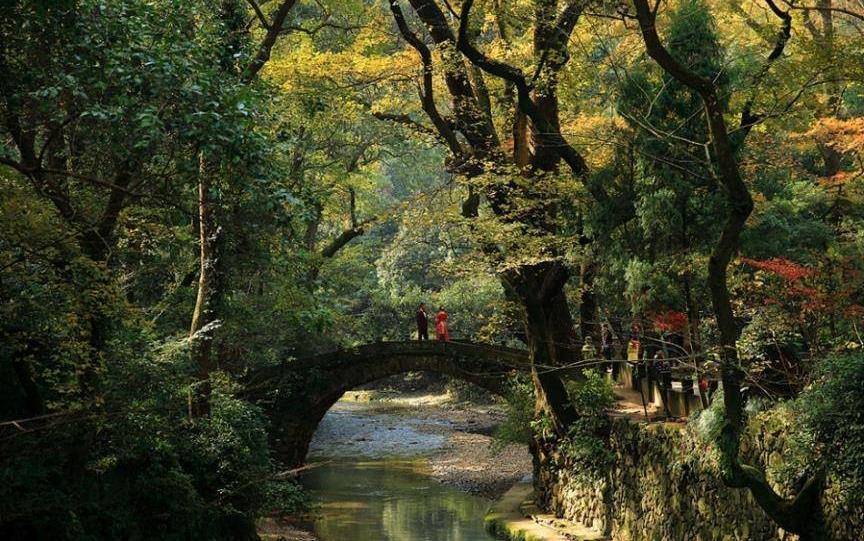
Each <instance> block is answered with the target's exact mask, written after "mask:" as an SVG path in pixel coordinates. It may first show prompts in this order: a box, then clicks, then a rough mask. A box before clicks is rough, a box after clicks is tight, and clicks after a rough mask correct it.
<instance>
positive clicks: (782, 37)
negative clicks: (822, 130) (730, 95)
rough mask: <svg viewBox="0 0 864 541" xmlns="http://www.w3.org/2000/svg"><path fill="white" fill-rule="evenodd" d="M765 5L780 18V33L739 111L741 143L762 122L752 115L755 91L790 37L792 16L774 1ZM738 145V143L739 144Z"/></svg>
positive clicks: (767, 1)
mask: <svg viewBox="0 0 864 541" xmlns="http://www.w3.org/2000/svg"><path fill="white" fill-rule="evenodd" d="M765 3H766V4H768V7H769V8H771V11H772V12H773V13H774V15H776V16H777V17H779V18H780V20H781V21H782V27H781V28H780V32H779V33H778V34H777V38H776V41H775V42H774V48H773V49H772V50H771V53H770V54H769V55H768V57H767V58H766V59H765V64H763V65H762V68H761V69H760V70H759V72H758V73H757V74H756V77H754V80H753V85H752V89H751V96H750V98H749V99H748V100H747V102H746V103H745V104H744V108H743V109H742V111H741V122H740V128H739V129H741V130H742V131H743V133H742V136H741V141H743V140H744V139H745V138H746V137H747V135H748V134H749V133H750V129H751V128H752V127H753V126H755V125H756V124H758V123H759V122H761V121H762V119H763V118H764V115H760V114H754V113H753V102H754V101H755V95H756V89H757V88H758V87H759V85H760V84H761V83H762V80H763V79H764V78H765V76H766V75H767V74H768V70H769V69H770V68H771V65H772V64H773V63H774V61H775V60H777V59H778V58H780V56H781V55H782V54H783V50H784V49H785V48H786V44H787V43H788V42H789V38H790V37H791V36H792V16H791V15H789V12H788V11H783V10H781V9H780V8H779V7H777V4H776V3H774V0H765ZM739 145H740V142H739Z"/></svg>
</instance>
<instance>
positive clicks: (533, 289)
mask: <svg viewBox="0 0 864 541" xmlns="http://www.w3.org/2000/svg"><path fill="white" fill-rule="evenodd" d="M566 278H567V271H566V269H565V268H564V266H563V264H561V263H560V262H546V263H540V264H537V265H533V266H523V267H520V268H518V269H517V270H514V271H509V272H506V273H505V274H504V275H502V283H503V285H504V287H505V288H507V289H508V290H510V291H511V292H512V294H513V295H514V296H515V297H517V298H518V299H519V300H520V303H521V304H522V307H523V321H524V324H525V335H526V339H527V342H528V351H529V355H530V358H531V363H532V379H533V381H534V387H535V393H536V398H537V402H536V409H537V411H538V413H540V412H545V413H546V414H547V415H548V416H549V419H550V421H551V423H552V426H553V428H554V430H555V433H556V435H557V436H563V435H565V434H566V433H567V430H568V429H569V427H570V426H571V425H572V424H573V422H574V421H575V420H576V413H575V411H574V410H573V406H572V404H571V403H570V400H569V397H568V396H567V390H566V388H565V386H564V382H563V380H562V376H563V374H564V371H565V370H567V368H568V365H570V364H572V363H573V362H574V360H577V359H578V358H577V357H575V356H574V352H576V351H578V347H577V346H576V344H575V331H574V329H573V320H572V318H571V317H570V310H569V307H568V305H567V298H566V296H565V294H564V283H565V282H566Z"/></svg>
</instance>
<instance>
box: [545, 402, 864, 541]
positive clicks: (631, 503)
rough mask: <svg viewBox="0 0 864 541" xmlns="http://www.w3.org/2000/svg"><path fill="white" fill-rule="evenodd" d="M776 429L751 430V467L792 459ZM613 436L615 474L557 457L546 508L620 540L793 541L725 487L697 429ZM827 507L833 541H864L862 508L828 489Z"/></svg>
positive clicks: (620, 424) (632, 430) (617, 426)
mask: <svg viewBox="0 0 864 541" xmlns="http://www.w3.org/2000/svg"><path fill="white" fill-rule="evenodd" d="M776 424H777V423H776V422H775V423H774V425H776ZM770 426H771V423H765V424H763V425H760V426H757V427H756V428H755V429H751V434H750V435H749V442H748V444H747V445H746V447H745V448H744V450H743V452H744V454H745V456H747V458H748V461H749V462H751V463H754V464H759V465H763V466H764V465H765V464H769V465H771V466H776V465H778V464H779V463H780V462H782V457H783V456H784V453H787V452H788V450H787V449H786V445H785V440H784V438H783V437H782V429H780V428H777V427H776V426H774V427H773V428H770ZM612 432H613V435H612V439H611V445H612V448H613V451H614V456H615V460H614V464H613V466H612V468H611V471H610V472H608V473H607V474H605V475H586V474H584V473H581V472H580V471H578V470H577V469H576V468H574V467H573V466H572V465H568V459H567V458H566V457H558V459H557V460H556V462H558V464H557V465H552V466H547V467H544V468H543V470H542V471H541V472H540V475H539V482H538V485H539V486H540V487H541V492H540V494H539V499H540V503H541V504H542V505H544V506H546V508H547V509H549V510H550V511H553V512H555V514H556V515H558V516H560V517H563V518H566V519H568V520H572V521H577V522H581V523H583V524H585V525H586V526H589V527H593V528H595V529H597V530H599V531H601V532H605V533H606V534H607V535H609V536H610V537H611V539H614V540H616V541H684V540H687V541H691V540H692V541H707V540H722V541H727V540H728V541H731V540H741V541H763V540H764V541H769V540H771V541H773V540H784V541H787V540H792V539H795V536H792V535H789V534H784V532H782V531H781V530H779V529H778V528H777V527H776V525H774V524H773V522H772V521H771V520H770V519H769V518H768V517H767V516H766V515H765V514H764V513H763V512H762V510H761V509H760V508H759V507H758V506H757V505H756V503H755V502H754V501H753V499H752V497H751V496H750V495H749V493H748V492H747V491H744V490H735V489H730V488H727V487H725V486H724V485H723V484H722V483H721V482H720V480H719V478H718V477H717V475H716V470H715V464H716V461H715V455H714V451H713V449H712V448H711V447H710V446H709V445H707V444H705V443H704V442H703V441H702V440H701V439H700V438H699V437H697V435H696V434H695V432H694V431H693V430H692V429H690V428H688V427H686V426H685V425H682V424H669V423H666V424H650V425H646V424H644V423H637V422H633V421H630V420H625V419H616V420H615V421H614V422H613V431H612ZM771 471H772V468H769V476H768V479H769V480H771V481H772V482H773V481H774V480H773V478H772V477H771ZM825 500H826V505H825V512H826V522H827V523H828V526H829V531H830V532H831V535H832V539H836V540H844V541H852V540H856V539H862V538H864V537H861V536H862V535H864V534H862V532H864V509H860V508H859V509H841V508H840V506H839V505H838V504H837V503H836V501H835V500H836V499H835V498H832V489H831V487H830V486H829V489H828V491H827V494H826V497H825Z"/></svg>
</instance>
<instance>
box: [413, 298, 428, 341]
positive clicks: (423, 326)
mask: <svg viewBox="0 0 864 541" xmlns="http://www.w3.org/2000/svg"><path fill="white" fill-rule="evenodd" d="M416 319H417V340H420V341H421V342H422V341H423V340H429V316H427V315H426V303H424V302H421V303H420V308H418V309H417V316H416Z"/></svg>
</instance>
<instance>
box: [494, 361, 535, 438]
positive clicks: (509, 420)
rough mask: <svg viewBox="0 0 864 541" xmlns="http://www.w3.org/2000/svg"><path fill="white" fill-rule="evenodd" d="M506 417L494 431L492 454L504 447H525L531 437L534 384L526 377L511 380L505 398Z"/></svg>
mask: <svg viewBox="0 0 864 541" xmlns="http://www.w3.org/2000/svg"><path fill="white" fill-rule="evenodd" d="M506 400H507V410H506V412H507V417H506V418H505V419H504V422H502V423H501V424H500V425H499V426H498V427H497V428H496V429H495V434H494V439H493V440H492V450H493V452H498V451H500V450H501V449H502V448H503V447H504V446H505V445H507V444H510V443H519V444H523V445H527V444H528V443H529V442H530V441H531V437H532V435H533V431H532V422H533V421H534V400H535V399H534V384H533V383H532V382H531V379H530V378H528V377H527V376H521V377H517V378H513V379H512V380H511V381H510V387H509V389H508V392H507V396H506Z"/></svg>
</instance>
